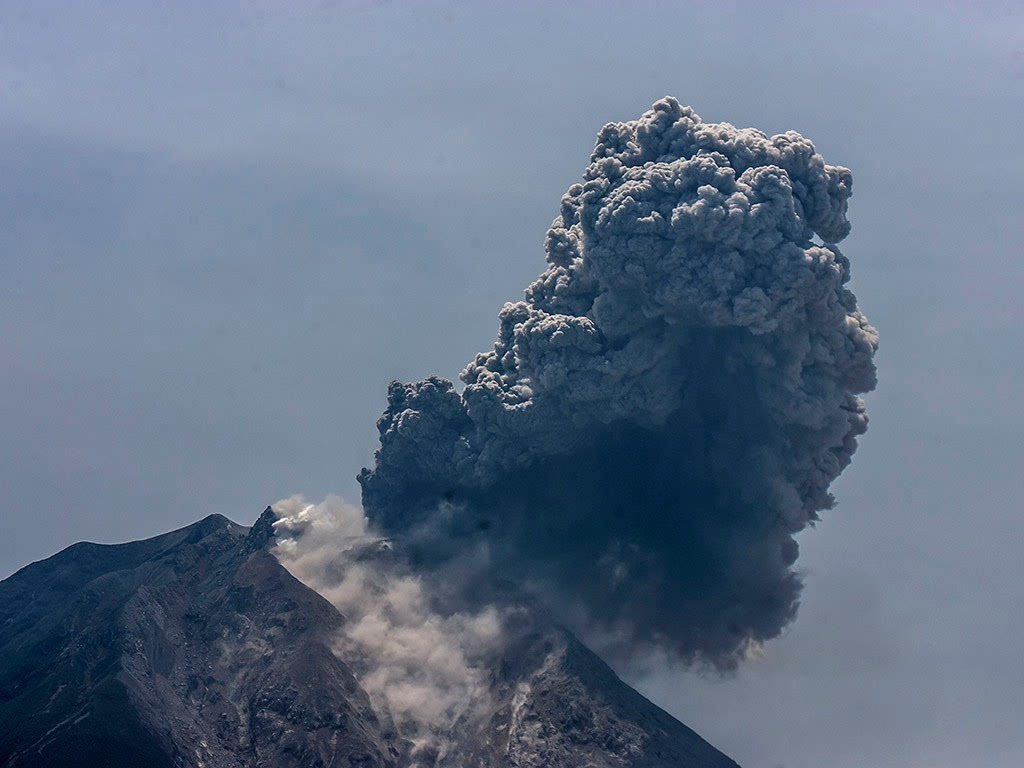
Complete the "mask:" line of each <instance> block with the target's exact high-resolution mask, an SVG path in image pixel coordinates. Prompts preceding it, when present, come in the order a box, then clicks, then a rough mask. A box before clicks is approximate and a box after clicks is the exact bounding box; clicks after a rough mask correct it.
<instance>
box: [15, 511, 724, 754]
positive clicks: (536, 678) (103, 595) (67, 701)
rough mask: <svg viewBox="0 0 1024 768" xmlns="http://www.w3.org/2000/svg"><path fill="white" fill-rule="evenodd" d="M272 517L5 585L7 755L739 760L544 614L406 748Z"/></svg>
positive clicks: (63, 565) (108, 553) (117, 551)
mask: <svg viewBox="0 0 1024 768" xmlns="http://www.w3.org/2000/svg"><path fill="white" fill-rule="evenodd" d="M273 519H274V515H273V513H272V512H270V511H269V510H268V511H267V512H265V513H264V514H263V516H262V517H261V518H260V519H259V520H258V521H257V523H256V524H255V525H254V526H253V527H252V528H251V529H246V528H244V527H243V526H239V525H236V524H234V523H232V522H231V521H229V520H227V519H226V518H224V517H221V516H219V515H212V516H210V517H207V518H205V519H204V520H201V521H200V522H198V523H195V524H193V525H191V526H189V527H187V528H183V529H181V530H179V531H174V532H172V533H168V534H165V535H163V536H158V537H155V538H152V539H147V540H145V541H139V542H132V543H130V544H121V545H112V546H110V545H97V544H88V543H83V544H76V545H74V546H72V547H69V548H68V549H66V550H64V551H63V552H61V553H59V554H57V555H55V556H53V557H51V558H49V559H47V560H43V561H40V562H38V563H33V564H32V565H30V566H28V567H26V568H24V569H22V570H21V571H19V572H18V573H16V574H14V575H13V576H11V577H10V578H8V579H7V580H5V581H3V582H0V658H2V659H3V660H4V663H3V665H2V667H0V766H4V767H5V768H15V766H17V768H28V767H31V766H54V765H76V766H83V767H86V768H88V767H89V766H108V767H113V768H117V767H119V766H125V767H127V766H138V765H146V766H152V767H154V768H162V767H164V766H167V767H168V768H169V767H171V766H174V767H175V768H180V767H183V766H197V767H199V766H202V767H203V768H236V767H239V766H249V765H260V766H274V767H277V766H289V767H290V766H296V767H297V766H303V767H306V766H366V767H369V766H380V767H381V768H386V767H390V766H394V767H395V768H397V767H398V766H412V765H425V764H436V765H438V766H445V767H446V768H455V767H456V766H458V767H459V768H462V767H463V766H480V768H497V767H499V766H510V767H511V766H516V767H517V768H541V767H543V766H552V767H554V766H558V767H559V768H561V767H563V766H577V765H579V766H583V765H586V766H592V767H593V768H620V767H622V768H624V767H625V766H645V767H647V768H669V767H670V766H671V767H672V768H705V767H707V768H735V763H733V762H732V761H731V760H729V759H728V758H726V757H725V756H724V755H722V754H721V753H719V752H718V751H717V750H715V749H714V748H713V747H711V746H710V745H709V744H707V742H705V741H704V740H703V739H701V738H700V737H699V736H697V734H695V733H694V732H693V731H691V730H690V729H688V728H687V727H686V726H684V725H683V724H682V723H679V722H678V721H677V720H675V719H674V718H672V717H671V716H670V715H668V714H667V713H665V712H664V711H662V710H660V709H658V708H657V707H655V706H654V705H653V704H651V703H650V702H648V701H647V700H646V699H644V698H643V697H642V696H640V695H639V694H638V693H636V692H635V691H633V690H632V689H631V688H629V687H628V686H626V685H625V684H624V683H622V681H620V680H619V679H618V678H617V677H616V676H615V674H614V673H613V672H612V671H611V669H609V668H608V667H607V665H605V664H604V663H603V662H602V661H601V660H600V659H598V658H597V657H596V656H595V655H594V654H593V653H591V652H590V651H589V650H587V649H586V648H584V647H583V646H582V645H581V644H580V643H579V641H577V640H576V639H575V638H574V637H573V636H572V635H570V634H569V633H568V632H566V631H564V630H562V629H560V628H558V627H555V626H554V625H551V624H548V623H546V619H543V618H540V617H529V618H528V619H527V625H528V627H529V629H528V631H523V632H520V633H518V634H516V636H515V638H514V639H513V640H511V641H510V643H509V645H508V647H507V649H506V651H505V653H503V655H502V658H501V661H500V663H499V664H498V666H497V668H495V669H493V670H492V671H491V677H490V685H491V688H492V692H493V700H494V702H495V708H494V711H493V713H492V715H491V716H490V718H489V719H488V720H487V721H486V722H485V723H484V724H483V725H482V726H474V727H472V728H470V727H468V726H465V727H463V728H462V729H460V728H459V727H458V726H456V728H455V729H454V731H455V732H454V733H452V734H451V739H450V744H451V746H450V748H449V749H448V750H446V752H445V754H443V755H433V754H432V755H422V754H421V755H418V756H416V757H413V756H412V755H411V745H410V744H409V743H408V742H406V741H404V740H402V739H400V738H398V737H397V736H396V734H395V729H394V727H393V726H392V725H391V722H390V717H389V716H388V715H386V714H384V715H381V714H378V713H375V712H374V710H373V708H372V707H371V704H370V699H369V697H368V696H367V694H366V692H365V691H364V689H363V688H362V687H361V686H360V685H359V683H358V681H357V680H356V678H355V676H354V675H353V673H352V670H351V669H350V667H349V666H348V665H347V664H345V663H344V662H343V661H342V660H340V659H339V658H338V657H337V656H336V655H335V652H334V650H332V648H334V647H335V645H336V644H335V642H334V641H335V639H336V638H337V636H338V631H339V629H340V628H341V627H342V626H343V624H344V622H345V619H344V618H343V617H342V615H341V614H340V613H338V611H337V610H336V609H335V608H334V607H333V606H331V605H330V604H329V603H328V602H327V601H326V600H324V599H323V598H322V597H321V596H320V595H318V594H317V593H316V592H314V591H313V590H312V589H310V588H308V587H306V586H305V585H303V584H302V583H301V582H299V581H298V580H296V579H295V578H293V577H292V576H291V575H290V574H289V573H288V571H287V570H286V569H285V568H284V567H283V566H282V565H280V564H279V563H278V561H277V560H276V559H275V557H274V556H273V555H272V554H270V552H269V551H268V550H267V546H268V545H269V544H270V543H271V542H272V541H273V536H274V534H273V528H272V525H271V524H272V521H273ZM424 759H426V760H427V761H428V762H427V763H424V762H423V761H424Z"/></svg>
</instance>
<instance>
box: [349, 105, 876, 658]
mask: <svg viewBox="0 0 1024 768" xmlns="http://www.w3.org/2000/svg"><path fill="white" fill-rule="evenodd" d="M851 183H852V177H851V174H850V172H849V171H848V170H847V169H845V168H842V167H838V166H831V165H827V164H826V163H825V162H824V160H823V159H822V157H821V155H819V154H818V153H817V152H816V151H815V149H814V146H813V145H812V144H811V142H810V141H808V140H807V139H805V138H803V137H802V136H800V135H799V134H797V133H794V132H787V133H784V134H780V135H776V136H766V135H765V134H763V133H761V132H760V131H757V130H753V129H739V128H735V127H733V126H732V125H729V124H727V123H705V122H703V121H702V120H701V119H700V117H699V116H698V115H697V114H696V113H694V112H693V110H691V109H690V108H688V107H685V106H683V105H681V104H680V103H679V102H678V101H676V100H675V99H671V98H666V99H662V100H661V101H659V102H657V103H656V104H654V106H653V107H652V109H651V110H650V111H648V112H647V113H645V114H644V115H643V116H642V117H641V118H640V119H638V120H635V121H630V122H625V123H612V124H609V125H606V126H605V127H604V128H603V129H602V130H601V132H600V133H599V135H598V137H597V144H596V147H595V149H594V152H593V155H592V157H591V162H590V164H589V166H588V167H587V169H586V171H585V172H584V174H583V179H582V183H579V184H574V185H573V186H571V187H570V188H569V190H568V192H567V193H566V194H565V195H564V196H563V198H562V201H561V210H560V213H559V215H558V217H557V218H556V219H555V220H554V223H553V224H552V225H551V228H550V230H549V231H548V233H547V238H546V241H545V250H546V253H547V263H548V266H547V268H546V269H545V271H544V272H543V274H542V275H541V276H540V277H539V278H538V279H537V280H536V281H535V282H534V283H533V284H532V285H530V286H529V288H528V289H527V290H526V298H525V301H519V302H516V303H510V304H506V305H505V307H504V309H502V311H501V313H500V316H499V331H498V338H497V341H496V342H495V344H494V348H493V349H492V350H491V351H488V352H484V353H481V354H478V355H477V356H476V358H475V359H474V360H473V361H472V362H471V363H470V364H469V365H468V366H467V367H466V369H465V370H464V372H463V373H462V377H461V378H462V382H463V383H464V384H465V387H464V389H463V390H462V391H461V392H459V391H457V389H456V388H455V386H454V385H453V384H452V383H451V382H449V381H446V380H444V379H440V378H437V377H430V378H428V379H425V380H423V381H419V382H415V383H411V384H402V383H397V382H396V383H393V384H392V385H391V387H390V388H389V391H388V404H387V409H386V410H385V412H384V414H383V416H382V417H381V419H380V421H379V423H378V427H379V431H380V448H379V450H378V451H377V454H376V464H375V466H374V468H373V469H364V470H363V472H362V473H361V474H360V477H359V480H360V483H361V485H362V490H363V504H364V508H365V510H366V513H367V514H368V515H369V517H370V519H371V520H372V521H373V523H374V524H375V525H376V526H378V527H379V528H380V529H381V530H382V531H384V532H385V533H387V534H388V535H393V536H396V540H397V541H399V542H400V544H401V546H402V547H403V549H404V551H405V552H406V553H407V554H408V556H409V557H410V558H411V561H412V562H413V563H414V564H415V565H416V566H417V567H419V568H421V569H424V572H431V571H435V572H439V573H440V572H447V573H449V574H451V573H454V574H458V575H461V576H462V577H463V581H462V583H463V584H464V585H465V586H466V587H467V592H468V593H470V596H471V597H472V594H471V593H473V592H478V593H480V595H479V596H478V597H479V599H481V600H487V599H489V598H488V597H487V596H486V595H485V594H484V593H485V592H486V589H485V587H483V586H482V585H483V584H485V583H486V582H487V581H488V579H490V580H492V581H493V580H501V581H504V582H511V583H514V584H519V585H523V586H526V587H527V588H529V589H531V590H532V591H533V592H534V593H535V594H537V595H539V596H540V597H542V598H543V599H544V600H546V601H547V602H548V603H549V604H550V605H552V606H553V607H555V608H557V609H559V610H560V611H561V615H562V616H563V617H565V618H566V619H567V620H570V621H571V622H573V623H574V624H575V625H576V626H577V628H586V629H588V630H589V631H590V634H591V635H592V636H593V634H595V633H602V634H603V635H604V636H606V637H614V638H617V639H618V641H619V642H620V643H621V644H623V646H624V647H626V648H631V647H632V648H635V647H637V646H639V645H654V646H657V647H660V648H663V649H668V650H669V651H671V652H672V653H673V654H674V655H676V656H677V657H679V658H682V659H684V660H687V661H697V660H699V661H706V662H710V663H713V664H715V665H718V666H721V667H729V666H732V665H734V664H735V663H736V662H737V661H738V660H739V659H741V658H743V657H744V656H745V655H747V654H749V653H750V652H751V649H756V647H757V646H758V644H760V643H761V642H763V641H765V640H767V639H770V638H772V637H775V636H776V635H778V634H779V632H780V631H781V630H782V628H783V627H784V626H785V625H786V624H787V623H788V622H790V621H791V620H792V619H793V617H794V615H795V612H796V610H797V605H798V600H799V595H800V589H801V583H800V577H799V575H798V573H797V571H796V570H795V568H794V564H795V562H796V559H797V554H798V547H797V543H796V541H795V539H794V535H795V534H796V533H798V532H799V531H801V530H802V529H804V528H805V527H806V526H808V525H811V524H813V523H814V522H815V521H816V520H817V519H818V513H819V512H821V511H822V510H826V509H829V508H830V507H832V506H833V497H832V495H831V494H830V493H829V485H830V483H831V482H832V480H834V479H835V478H836V477H837V476H838V475H839V474H840V472H842V470H843V469H844V468H845V467H846V466H847V465H848V464H849V462H850V459H851V457H852V455H853V452H854V450H855V448H856V445H857V436H858V435H860V434H862V433H863V432H864V431H865V429H866V426H867V417H866V415H865V410H864V404H863V402H862V401H861V399H860V398H859V397H858V395H859V394H861V393H864V392H867V391H869V390H871V389H872V388H873V387H874V385H875V369H874V365H873V363H872V355H873V354H874V352H875V349H876V347H877V341H878V338H877V334H876V332H875V330H874V329H873V328H872V327H871V326H870V325H869V324H868V322H867V320H866V319H865V317H864V315H863V314H861V312H860V310H859V309H858V307H857V302H856V298H855V296H854V295H853V293H852V292H851V291H850V290H849V289H848V288H847V287H846V284H847V282H848V280H849V278H850V268H849V267H850V265H849V261H848V260H847V258H846V257H845V256H844V255H843V254H842V253H841V252H840V250H839V248H838V247H837V246H836V245H835V243H837V242H839V241H840V240H842V239H843V238H844V237H845V236H846V235H847V234H848V232H849V229H850V225H849V222H848V221H847V217H846V213H847V201H848V199H849V197H850V194H851ZM448 298H449V297H444V300H448ZM467 561H468V562H470V563H471V565H470V566H467V565H466V562H467ZM481 564H484V565H481ZM467 574H469V575H467ZM484 576H487V577H488V578H484Z"/></svg>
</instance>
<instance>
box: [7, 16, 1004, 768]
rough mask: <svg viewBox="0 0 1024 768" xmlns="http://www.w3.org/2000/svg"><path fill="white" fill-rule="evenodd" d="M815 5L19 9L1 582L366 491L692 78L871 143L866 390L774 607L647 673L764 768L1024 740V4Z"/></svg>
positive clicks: (699, 94)
mask: <svg viewBox="0 0 1024 768" xmlns="http://www.w3.org/2000/svg"><path fill="white" fill-rule="evenodd" d="M766 5H771V6H772V7H770V8H767V7H764V6H766ZM815 5H816V6H818V7H812V6H807V7H799V6H797V5H792V4H778V3H771V4H763V3H759V4H754V3H750V4H746V3H737V2H732V3H730V2H718V3H675V4H645V3H621V4H620V3H611V2H606V3H586V2H576V3H545V4H515V5H514V6H513V5H512V4H507V3H501V4H499V3H496V2H495V3H484V2H477V3H464V4H455V3H411V2H393V3H371V2H344V1H342V0H339V1H336V2H328V1H325V2H319V3H315V4H313V3H305V2H288V3H285V2H280V3H258V2H250V3H241V2H233V3H228V2H216V1H215V2H212V3H211V2H193V3H183V2H175V3H170V2H168V3H156V2H151V1H150V2H122V3H78V2H76V3H68V4H67V5H66V6H63V4H60V3H57V2H49V3H39V2H24V3H17V2H7V1H6V0H0V217H2V221H0V491H2V503H3V508H4V510H5V511H4V513H3V524H4V528H5V536H4V537H3V538H2V540H0V576H5V575H7V574H9V573H11V572H13V571H14V570H16V569H17V568H19V567H21V566H22V565H24V564H26V563H27V562H29V561H31V560H35V559H39V558H41V557H44V556H46V555H48V554H51V553H52V552H54V551H56V550H57V549H59V548H61V547H64V546H66V545H67V544H70V543H72V542H74V541H77V540H80V539H91V540H94V541H116V540H124V539H132V538H137V537H140V536H144V535H151V534H155V533H158V532H161V531H164V530H168V529H170V528H173V527H177V526H180V525H183V524H186V523H188V522H191V521H193V520H195V519H197V518H199V517H201V516H203V515H205V514H207V513H209V512H214V511H217V512H221V513H224V514H226V515H228V516H229V517H231V518H233V519H235V520H238V521H239V522H249V521H251V520H253V519H255V518H256V516H257V515H258V514H259V512H260V510H262V509H263V507H265V506H266V505H267V504H268V503H270V502H273V501H275V500H277V499H279V498H282V497H284V496H288V495H290V494H292V493H299V492H301V493H304V494H305V495H306V496H307V497H310V498H317V497H319V496H322V495H323V494H324V493H326V492H328V491H335V492H338V493H341V494H342V495H344V496H347V497H349V498H351V499H358V494H357V487H356V483H355V481H354V479H353V478H354V475H355V473H356V471H357V470H358V469H359V468H360V467H362V466H364V465H365V464H367V463H368V462H369V461H370V460H371V458H372V451H373V448H374V447H375V444H376V430H375V428H374V422H375V420H376V418H377V416H378V415H379V413H380V411H381V409H382V408H383V405H384V396H385V387H386V384H387V382H388V381H389V380H390V379H392V378H400V379H405V380H411V379H417V378H421V377H422V376H424V375H427V374H429V373H440V374H442V375H445V376H448V377H454V376H456V375H457V374H458V371H459V369H460V367H461V366H462V364H463V363H465V362H466V361H467V360H469V359H470V358H471V356H472V354H473V353H474V352H476V351H478V350H482V349H485V348H487V347H488V346H489V345H490V343H491V342H492V340H493V337H494V333H495V330H496V314H497V311H498V309H499V308H500V307H501V305H502V303H503V302H504V301H506V300H509V299H515V298H518V297H519V296H520V295H521V290H522V288H523V287H524V286H526V285H527V283H528V282H529V281H530V280H531V279H532V278H533V277H535V276H536V275H537V274H538V273H539V272H540V271H541V270H542V268H543V249H542V240H543V236H544V233H545V231H546V229H547V226H548V225H549V224H550V222H551V219H552V218H553V217H554V216H555V215H556V213H557V212H558V201H559V198H560V196H561V194H562V193H563V191H564V190H565V188H566V187H567V186H568V185H569V184H570V183H572V182H573V181H575V180H576V179H577V178H578V177H579V174H580V173H581V171H582V170H583V168H584V167H585V164H586V161H587V158H588V157H589V153H590V150H591V147H592V145H593V140H594V136H595V134H596V132H597V130H598V129H599V128H600V127H601V125H602V124H603V123H605V122H607V121H610V120H624V119H632V118H635V117H637V116H639V115H640V114H641V112H643V111H644V110H645V109H646V108H647V107H648V106H649V105H650V104H651V102H653V101H654V100H655V99H657V98H658V97H660V96H663V95H666V94H672V95H675V96H678V97H679V98H680V99H681V100H682V101H684V102H686V103H689V104H691V105H692V106H693V107H694V108H695V109H696V110H697V111H698V112H699V113H700V114H701V115H702V116H703V117H704V118H705V119H707V120H711V121H729V122H732V123H735V124H738V125H752V126H755V127H758V128H761V129H762V130H765V131H768V132H777V131H782V130H786V129H789V128H792V129H795V130H798V131H800V132H801V133H803V134H804V135H806V136H808V137H810V138H811V139H812V140H813V141H814V142H815V143H816V145H817V147H818V149H819V150H820V151H821V152H822V154H823V155H824V156H825V158H826V160H827V162H829V163H833V164H841V165H847V166H849V167H850V168H852V169H853V172H854V178H855V183H854V192H855V194H854V198H853V201H852V205H851V212H850V218H851V220H852V222H853V234H852V235H851V236H850V237H849V238H848V239H847V240H846V241H844V244H843V251H844V252H845V253H846V254H847V255H848V256H849V257H850V259H851V261H852V264H853V275H854V279H853V287H854V290H855V291H856V292H857V294H858V297H859V299H860V304H861V307H862V308H863V309H864V310H865V312H866V313H867V315H868V317H869V318H870V319H871V320H872V322H873V323H874V324H875V325H876V326H877V327H878V328H879V331H880V333H881V334H882V348H881V350H880V352H879V354H878V356H877V358H876V360H877V362H878V365H879V379H880V383H879V387H878V390H877V392H875V393H872V394H871V395H870V396H869V397H868V409H869V413H870V415H871V427H870V429H869V432H868V434H867V436H866V437H865V438H864V439H863V441H862V445H861V449H860V451H859V453H858V455H857V456H856V457H855V459H854V463H853V466H852V467H851V468H850V469H849V470H847V472H846V473H845V474H844V475H843V477H842V478H841V479H840V481H839V483H838V484H837V485H836V487H835V490H836V493H837V496H838V498H839V506H838V508H837V509H836V510H834V511H832V512H831V513H827V514H826V516H825V519H824V521H823V523H822V524H821V525H820V526H819V527H818V528H817V529H816V530H812V531H808V532H805V533H804V534H802V535H801V537H800V541H801V546H802V552H803V555H802V560H801V563H802V565H803V567H804V568H805V569H806V571H807V589H806V592H805V600H804V606H803V609H802V611H801V615H800V617H799V618H798V620H797V622H796V624H795V625H794V626H793V627H792V629H791V630H790V631H789V632H788V634H787V635H786V636H785V637H784V638H783V639H781V640H779V641H777V642H775V643H773V644H771V645H769V646H768V648H767V653H766V656H765V658H763V659H761V660H759V661H757V662H755V663H752V664H750V665H748V666H747V667H746V668H744V669H742V670H741V671H740V672H739V673H738V674H737V675H736V676H735V677H734V678H733V679H730V680H725V681H722V680H716V679H710V678H709V679H702V678H700V677H698V676H696V675H694V674H692V673H688V672H686V671H685V670H669V671H668V672H665V671H663V670H662V671H659V674H657V675H654V676H652V677H651V678H650V679H646V680H640V681H635V680H634V681H632V682H639V684H640V686H641V689H642V690H643V691H644V692H645V693H646V694H647V695H649V696H651V697H652V698H653V699H654V700H655V701H656V702H657V703H659V704H661V705H662V706H664V707H666V708H667V709H668V710H670V711H671V712H672V713H673V714H675V715H677V716H679V717H680V718H681V719H682V720H683V721H684V722H686V723H687V724H689V725H690V726H692V727H694V728H695V729H696V730H698V731H699V732H700V733H701V734H702V735H704V736H705V737H706V738H708V739H709V740H710V741H711V742H712V743H714V744H715V745H716V746H718V747H720V748H721V749H723V750H724V751H726V752H727V753H729V754H730V755H731V756H733V757H734V758H735V759H737V760H738V761H739V762H740V763H741V764H742V765H744V766H746V768H777V767H778V766H785V768H821V767H823V766H837V767H841V768H886V767H888V766H892V768H896V767H897V766H899V767H900V768H923V767H924V766H934V767H935V768H940V767H945V766H961V765H965V766H966V765H985V766H988V767H991V768H1001V767H1002V766H1006V767H1007V768H1011V767H1016V766H1020V765H1022V764H1024V728H1022V727H1021V722H1024V663H1022V661H1021V651H1020V645H1021V641H1020V638H1021V636H1022V634H1024V559H1022V551H1024V519H1022V517H1021V515H1020V513H1019V508H1020V500H1021V498H1022V497H1024V479H1022V478H1024V471H1022V470H1024V467H1022V463H1024V447H1022V442H1021V440H1022V437H1021V436H1022V435H1024V404H1022V398H1021V396H1020V391H1021V386H1020V381H1021V378H1022V376H1024V355H1022V350H1024V330H1022V326H1021V320H1022V311H1021V308H1020V305H1019V302H1018V299H1017V295H1018V292H1019V290H1020V285H1021V284H1022V280H1024V263H1022V261H1021V258H1020V257H1021V242H1022V240H1024V214H1022V212H1021V202H1020V200H1021V190H1022V189H1024V152H1022V151H1021V142H1020V134H1021V131H1022V128H1024V13H1022V11H1021V8H1020V6H1019V4H1017V3H1010V2H1007V3H1004V4H998V3H988V4H977V3H971V4H968V3H966V2H964V3H962V4H961V5H962V7H961V8H958V7H957V5H955V4H941V3H920V4H918V5H904V6H898V7H894V6H892V5H891V4H890V3H884V4H883V3H881V2H878V3H874V4H858V3H839V2H835V3H818V4H815ZM437 295H444V296H446V297H448V298H447V300H446V301H445V302H443V303H438V302H437V301H436V299H435V298H434V297H436V296H437Z"/></svg>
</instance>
